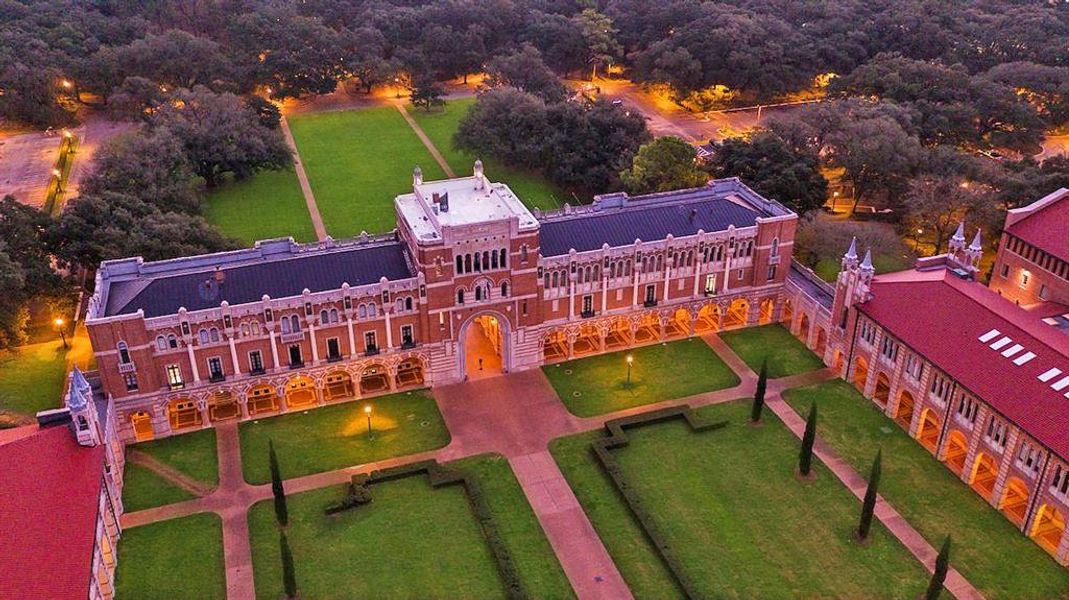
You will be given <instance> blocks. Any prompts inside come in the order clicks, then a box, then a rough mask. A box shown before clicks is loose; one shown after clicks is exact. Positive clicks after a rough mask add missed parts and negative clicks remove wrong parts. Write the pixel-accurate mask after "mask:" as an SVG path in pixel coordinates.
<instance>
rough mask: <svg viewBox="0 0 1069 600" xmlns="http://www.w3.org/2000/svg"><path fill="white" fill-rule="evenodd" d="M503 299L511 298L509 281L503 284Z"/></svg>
mask: <svg viewBox="0 0 1069 600" xmlns="http://www.w3.org/2000/svg"><path fill="white" fill-rule="evenodd" d="M501 297H502V298H508V297H509V282H507V281H505V282H502V283H501Z"/></svg>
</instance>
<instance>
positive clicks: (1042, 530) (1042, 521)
mask: <svg viewBox="0 0 1069 600" xmlns="http://www.w3.org/2000/svg"><path fill="white" fill-rule="evenodd" d="M1029 535H1030V536H1031V538H1032V539H1033V540H1035V541H1036V543H1037V544H1039V545H1040V546H1042V547H1043V549H1044V550H1046V551H1047V552H1050V553H1051V554H1055V553H1056V552H1058V544H1060V543H1061V541H1062V536H1063V535H1065V517H1064V516H1062V513H1060V512H1058V509H1056V508H1054V507H1053V506H1051V505H1049V504H1044V505H1043V506H1041V507H1039V511H1038V512H1037V513H1036V519H1035V521H1034V522H1033V525H1032V532H1031V533H1030V534H1029Z"/></svg>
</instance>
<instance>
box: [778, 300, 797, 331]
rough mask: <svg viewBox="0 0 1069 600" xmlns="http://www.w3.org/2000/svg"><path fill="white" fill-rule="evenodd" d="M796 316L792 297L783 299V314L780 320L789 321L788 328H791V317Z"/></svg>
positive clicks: (782, 321)
mask: <svg viewBox="0 0 1069 600" xmlns="http://www.w3.org/2000/svg"><path fill="white" fill-rule="evenodd" d="M793 316H794V304H793V303H792V302H791V299H790V298H785V299H784V300H783V314H781V315H780V322H781V323H787V324H788V325H787V328H788V329H790V322H791V317H793Z"/></svg>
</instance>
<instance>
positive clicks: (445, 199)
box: [439, 192, 449, 212]
mask: <svg viewBox="0 0 1069 600" xmlns="http://www.w3.org/2000/svg"><path fill="white" fill-rule="evenodd" d="M439 201H440V202H441V206H442V212H449V192H446V193H444V194H442V195H441V196H440V197H439Z"/></svg>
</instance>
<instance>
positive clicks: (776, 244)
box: [768, 237, 779, 257]
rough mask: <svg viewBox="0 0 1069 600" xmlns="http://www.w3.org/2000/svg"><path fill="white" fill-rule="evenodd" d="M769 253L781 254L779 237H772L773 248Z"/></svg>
mask: <svg viewBox="0 0 1069 600" xmlns="http://www.w3.org/2000/svg"><path fill="white" fill-rule="evenodd" d="M768 255H769V256H771V257H776V256H779V238H778V237H777V238H772V249H771V250H769V252H768Z"/></svg>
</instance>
